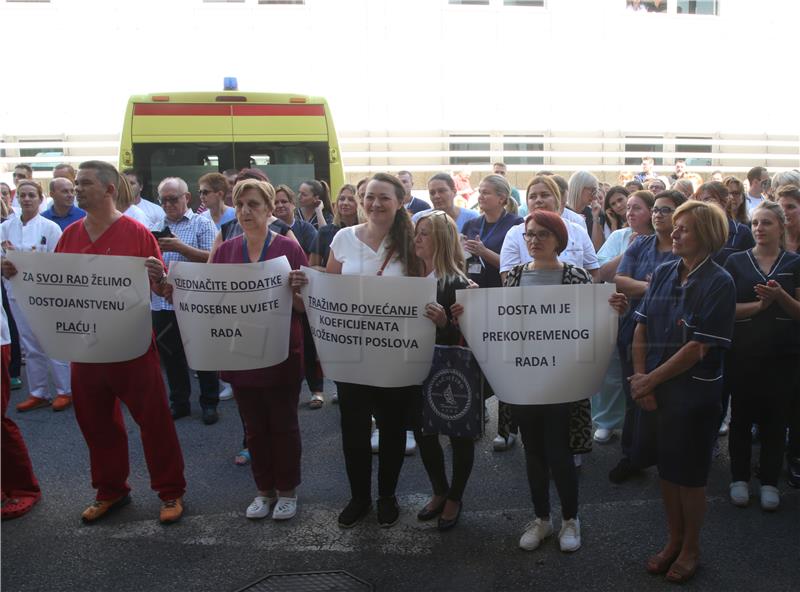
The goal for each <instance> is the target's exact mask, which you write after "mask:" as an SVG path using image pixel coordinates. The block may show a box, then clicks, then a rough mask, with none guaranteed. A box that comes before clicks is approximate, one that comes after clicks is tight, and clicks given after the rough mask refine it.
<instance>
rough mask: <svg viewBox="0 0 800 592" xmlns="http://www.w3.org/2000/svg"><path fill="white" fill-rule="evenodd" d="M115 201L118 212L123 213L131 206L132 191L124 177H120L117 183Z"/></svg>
mask: <svg viewBox="0 0 800 592" xmlns="http://www.w3.org/2000/svg"><path fill="white" fill-rule="evenodd" d="M115 201H116V205H117V209H118V210H119V211H120V212H124V211H125V210H127V209H128V208H129V207H131V206H132V205H133V191H132V190H131V184H130V183H129V182H128V178H127V177H126V176H125V175H120V176H119V180H118V181H117V197H116V200H115Z"/></svg>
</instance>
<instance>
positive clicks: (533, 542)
mask: <svg viewBox="0 0 800 592" xmlns="http://www.w3.org/2000/svg"><path fill="white" fill-rule="evenodd" d="M551 534H553V523H552V522H551V521H550V519H549V518H548V519H547V520H542V519H541V518H537V519H536V520H534V521H533V522H528V524H526V525H525V532H523V533H522V536H521V537H520V539H519V548H520V549H522V550H523V551H533V550H534V549H536V548H537V547H538V546H539V545H540V544H541V542H542V541H543V540H544V539H546V538H547V537H549V536H550V535H551Z"/></svg>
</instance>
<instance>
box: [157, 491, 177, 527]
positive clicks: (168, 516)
mask: <svg viewBox="0 0 800 592" xmlns="http://www.w3.org/2000/svg"><path fill="white" fill-rule="evenodd" d="M181 516H183V498H182V497H179V498H175V499H171V500H167V501H165V502H162V503H161V512H160V513H159V516H158V519H159V521H160V522H161V524H172V523H173V522H177V521H178V520H180V519H181Z"/></svg>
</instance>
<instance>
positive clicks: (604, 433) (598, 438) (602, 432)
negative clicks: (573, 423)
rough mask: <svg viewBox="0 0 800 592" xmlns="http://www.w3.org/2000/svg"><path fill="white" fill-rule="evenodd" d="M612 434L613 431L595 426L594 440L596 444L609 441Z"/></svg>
mask: <svg viewBox="0 0 800 592" xmlns="http://www.w3.org/2000/svg"><path fill="white" fill-rule="evenodd" d="M613 435H614V432H612V431H611V430H607V429H606V428H597V429H596V430H595V431H594V441H595V442H597V443H598V444H606V443H607V442H609V441H610V440H611V438H612V436H613Z"/></svg>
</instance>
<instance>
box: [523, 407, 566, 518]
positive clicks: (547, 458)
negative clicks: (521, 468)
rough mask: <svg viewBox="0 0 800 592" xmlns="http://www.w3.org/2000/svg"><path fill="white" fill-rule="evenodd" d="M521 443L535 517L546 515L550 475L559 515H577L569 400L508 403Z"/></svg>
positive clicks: (548, 514)
mask: <svg viewBox="0 0 800 592" xmlns="http://www.w3.org/2000/svg"><path fill="white" fill-rule="evenodd" d="M510 407H511V413H512V415H513V416H514V419H515V421H516V423H517V424H518V425H519V430H520V434H521V437H522V443H523V444H524V445H525V467H526V469H527V473H528V485H529V486H530V489H531V499H532V500H533V510H534V512H535V514H536V516H537V517H538V518H548V517H549V516H550V474H551V473H552V475H553V480H554V481H555V483H556V490H557V491H558V497H559V498H560V499H561V515H562V517H563V518H564V520H571V519H572V518H575V517H577V515H578V471H577V469H576V468H575V463H574V461H573V458H572V449H571V448H570V445H569V420H570V403H556V404H553V405H511V406H510Z"/></svg>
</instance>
